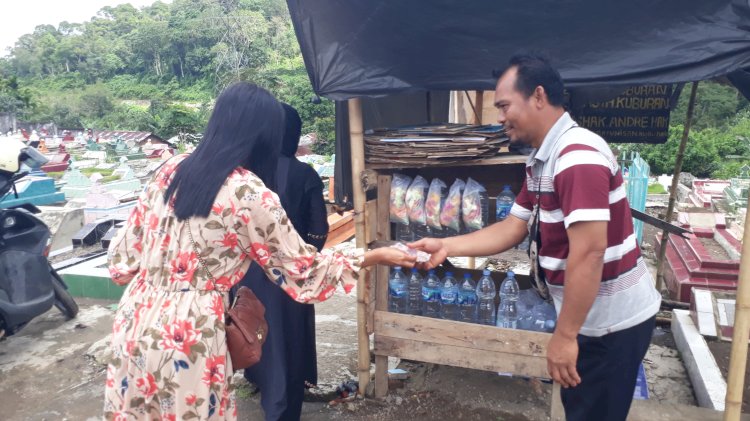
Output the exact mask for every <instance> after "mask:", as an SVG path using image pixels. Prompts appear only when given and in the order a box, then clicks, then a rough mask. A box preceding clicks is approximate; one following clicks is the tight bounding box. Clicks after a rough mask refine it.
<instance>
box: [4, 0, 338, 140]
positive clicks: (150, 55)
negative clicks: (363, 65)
mask: <svg viewBox="0 0 750 421" xmlns="http://www.w3.org/2000/svg"><path fill="white" fill-rule="evenodd" d="M238 80H245V81H249V82H254V83H258V84H259V85H261V86H264V87H266V88H268V89H269V90H271V92H272V93H274V94H275V95H277V96H278V97H279V99H280V100H282V101H285V102H288V103H290V104H292V105H293V106H295V107H297V108H298V109H299V111H300V115H301V116H302V119H303V121H304V133H307V132H316V133H317V135H318V138H319V139H321V143H320V144H319V145H318V148H319V150H323V151H326V150H333V104H332V103H331V102H329V101H324V103H323V104H321V105H313V104H312V103H310V98H311V97H312V96H313V92H312V88H311V86H310V82H309V80H308V79H307V74H306V72H305V69H304V65H303V62H302V57H301V53H300V51H299V47H298V45H297V41H296V38H295V35H294V29H293V27H292V24H291V20H290V18H289V13H288V11H287V8H286V3H285V2H284V1H283V0H174V1H173V2H172V3H170V4H166V3H162V2H159V1H156V2H155V3H153V4H152V5H151V6H147V7H144V8H142V9H136V8H134V7H133V6H131V5H129V4H122V5H119V6H116V7H104V8H102V9H101V10H100V11H99V12H98V13H97V15H96V16H95V17H93V18H92V19H91V20H90V21H87V22H83V23H70V22H61V23H59V24H58V25H57V26H53V25H40V26H38V27H37V28H36V29H35V30H34V31H33V32H32V33H30V34H26V35H23V36H22V37H21V38H19V39H18V40H17V42H16V44H15V46H14V48H12V50H11V54H10V56H9V57H8V58H4V59H3V58H0V112H2V111H12V112H15V113H17V114H18V115H19V116H20V117H21V118H22V119H23V120H25V121H29V122H32V123H33V122H43V123H46V122H50V121H51V122H54V123H56V124H57V125H58V126H60V127H64V128H89V127H90V128H95V129H111V130H150V131H155V132H156V133H157V134H158V135H160V136H162V137H165V138H169V137H171V136H173V135H175V134H177V133H180V132H183V131H189V132H194V133H196V132H201V131H202V130H203V127H204V126H205V123H206V121H207V119H208V114H209V113H210V110H211V103H212V101H213V99H214V98H215V97H216V95H217V94H218V93H219V92H220V91H221V90H222V89H223V88H224V87H226V86H227V85H228V84H230V83H232V82H235V81H238ZM8 86H11V88H8ZM154 103H156V106H153V104H154ZM144 104H145V105H144ZM148 104H152V106H149V105H148Z"/></svg>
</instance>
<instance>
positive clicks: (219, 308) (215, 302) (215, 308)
mask: <svg viewBox="0 0 750 421" xmlns="http://www.w3.org/2000/svg"><path fill="white" fill-rule="evenodd" d="M210 310H211V312H212V313H213V314H214V316H216V317H220V318H223V317H224V298H223V297H222V296H221V295H219V294H216V295H214V297H213V299H212V300H211V307H210Z"/></svg>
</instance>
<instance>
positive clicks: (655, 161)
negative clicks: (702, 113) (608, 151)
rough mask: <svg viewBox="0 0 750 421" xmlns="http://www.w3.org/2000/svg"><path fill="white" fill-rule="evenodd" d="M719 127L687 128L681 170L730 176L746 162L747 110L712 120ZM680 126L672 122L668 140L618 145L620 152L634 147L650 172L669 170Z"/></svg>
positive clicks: (749, 149) (749, 139)
mask: <svg viewBox="0 0 750 421" xmlns="http://www.w3.org/2000/svg"><path fill="white" fill-rule="evenodd" d="M714 124H717V125H720V126H721V127H712V126H709V127H705V128H703V129H700V128H698V129H691V130H690V135H689V137H688V143H687V145H686V148H685V154H684V158H683V163H682V171H683V172H689V173H691V174H693V175H694V176H696V177H702V178H708V177H713V178H730V177H734V176H736V175H738V174H739V168H740V167H741V166H743V165H745V164H749V163H750V112H748V111H744V112H741V113H739V114H736V115H734V116H731V117H727V118H726V120H723V121H718V122H714ZM683 131H684V127H683V126H682V125H681V124H676V125H672V126H671V127H670V129H669V140H668V141H667V142H666V143H665V144H663V145H636V144H629V145H619V149H620V152H621V153H623V152H624V153H627V152H629V151H637V152H639V153H640V154H641V157H643V159H645V160H646V161H647V162H648V163H649V165H650V166H651V174H671V173H673V172H674V165H675V161H676V157H677V150H678V147H679V144H680V140H681V139H682V135H683Z"/></svg>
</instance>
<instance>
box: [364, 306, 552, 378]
mask: <svg viewBox="0 0 750 421" xmlns="http://www.w3.org/2000/svg"><path fill="white" fill-rule="evenodd" d="M378 335H382V336H387V337H391V338H399V339H406V340H414V341H422V342H428V343H434V344H442V345H448V346H453V347H464V348H472V349H476V350H484V351H491V352H499V353H506V354H518V355H528V356H531V357H538V358H541V359H545V358H546V356H547V342H549V339H550V338H551V337H552V335H551V334H549V333H542V332H531V331H527V330H519V329H502V328H499V327H494V326H484V325H478V324H472V323H463V322H456V321H452V320H441V319H432V318H429V317H421V316H412V315H408V314H397V313H389V312H387V311H376V312H375V337H376V339H377V337H378ZM545 370H546V363H545Z"/></svg>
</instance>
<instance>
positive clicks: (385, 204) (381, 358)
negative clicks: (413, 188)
mask: <svg viewBox="0 0 750 421" xmlns="http://www.w3.org/2000/svg"><path fill="white" fill-rule="evenodd" d="M391 178H392V177H391V176H389V175H378V179H377V183H378V198H377V227H376V228H377V229H376V230H375V238H377V239H378V240H389V239H390V238H391V223H390V219H389V217H390V197H391ZM388 271H389V268H388V267H387V266H378V270H377V277H376V278H375V309H377V310H387V309H388ZM374 314H375V312H373V320H374ZM372 326H373V329H372V330H373V331H374V330H375V324H374V323H373V325H372ZM387 394H388V356H387V355H375V397H376V398H383V397H385V395H387Z"/></svg>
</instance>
